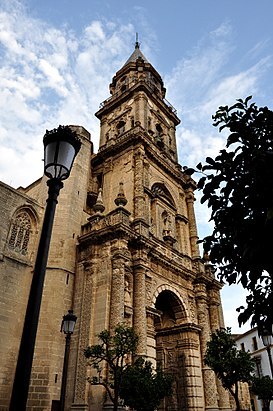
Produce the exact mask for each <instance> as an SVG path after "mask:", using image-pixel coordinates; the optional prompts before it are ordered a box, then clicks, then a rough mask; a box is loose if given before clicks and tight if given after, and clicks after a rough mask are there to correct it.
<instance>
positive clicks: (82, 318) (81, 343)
mask: <svg viewBox="0 0 273 411" xmlns="http://www.w3.org/2000/svg"><path fill="white" fill-rule="evenodd" d="M94 267H95V261H93V264H92V263H90V262H89V263H87V264H81V265H80V266H79V268H78V271H77V285H76V298H75V303H74V312H75V313H77V316H78V322H80V323H79V324H77V325H78V327H79V328H78V330H79V331H78V346H77V352H74V349H73V350H72V352H71V353H70V358H71V362H72V363H73V366H75V367H76V369H75V388H74V399H73V404H72V407H71V409H73V410H81V411H83V410H87V409H88V398H87V397H88V390H89V389H90V384H89V383H88V382H87V380H86V378H87V367H86V358H85V357H84V355H83V350H84V349H85V348H86V347H87V346H88V345H89V344H90V322H91V306H92V292H93V287H92V281H93V274H94ZM76 332H77V328H76ZM75 334H76V333H75ZM75 337H76V335H75V336H74V337H73V338H75ZM68 392H69V390H68ZM71 392H72V390H71Z"/></svg>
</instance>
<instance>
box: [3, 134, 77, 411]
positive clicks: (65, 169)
mask: <svg viewBox="0 0 273 411" xmlns="http://www.w3.org/2000/svg"><path fill="white" fill-rule="evenodd" d="M43 142H44V173H45V175H46V176H47V177H49V179H48V181H47V185H48V198H47V205H46V209H45V215H44V221H43V226H42V230H41V236H40V241H39V246H38V250H37V256H36V262H35V266H34V270H33V277H32V283H31V288H30V293H29V298H28V304H27V309H26V315H25V321H24V327H23V333H22V337H21V343H20V349H19V355H18V360H17V366H16V371H15V377H14V382H13V389H12V395H11V401H10V407H9V410H10V411H24V410H25V409H26V404H27V397H28V390H29V382H30V375H31V367H32V361H33V355H34V347H35V340H36V334H37V328H38V321H39V313H40V306H41V300H42V294H43V285H44V278H45V271H46V265H47V259H48V252H49V245H50V239H51V233H52V227H53V220H54V214H55V209H56V205H57V203H58V201H57V198H58V195H59V192H60V189H61V188H62V187H63V182H62V180H65V179H67V178H68V177H69V174H70V171H71V168H72V165H73V162H74V159H75V157H76V155H77V153H78V151H79V149H80V146H81V142H80V140H79V139H78V138H77V136H76V134H75V133H74V132H72V130H71V129H70V128H69V127H68V126H59V127H58V128H57V129H53V130H51V131H46V134H45V135H44V139H43Z"/></svg>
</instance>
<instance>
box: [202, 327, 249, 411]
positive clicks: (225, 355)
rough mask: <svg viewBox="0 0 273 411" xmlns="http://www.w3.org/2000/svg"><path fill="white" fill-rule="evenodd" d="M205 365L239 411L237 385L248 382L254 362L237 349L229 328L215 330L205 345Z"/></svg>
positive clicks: (247, 354) (245, 353)
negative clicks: (217, 379) (230, 396)
mask: <svg viewBox="0 0 273 411" xmlns="http://www.w3.org/2000/svg"><path fill="white" fill-rule="evenodd" d="M205 364H206V365H208V366H209V367H210V368H211V369H212V370H213V371H214V372H215V374H216V376H217V377H218V378H219V380H220V381H221V382H222V385H223V387H224V388H225V389H226V390H228V391H229V392H230V394H231V395H232V397H233V398H234V400H235V403H236V410H237V411H240V409H241V408H240V401H239V383H240V382H250V381H251V379H252V372H253V370H254V361H253V360H252V359H251V357H250V354H249V353H247V352H244V351H240V350H238V349H237V346H236V343H235V341H234V340H233V338H232V336H231V332H230V328H227V329H220V330H216V331H215V333H213V334H212V336H211V340H210V341H209V342H208V343H207V351H206V355H205Z"/></svg>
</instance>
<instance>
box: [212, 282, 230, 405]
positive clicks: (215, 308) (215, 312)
mask: <svg viewBox="0 0 273 411" xmlns="http://www.w3.org/2000/svg"><path fill="white" fill-rule="evenodd" d="M208 300H209V317H210V326H211V331H212V332H215V331H216V330H217V329H219V328H220V326H221V325H220V324H221V320H220V318H219V317H220V316H219V307H220V305H221V301H220V293H219V290H218V289H215V288H211V289H209V291H208ZM216 385H217V390H218V397H219V409H220V410H223V411H226V410H230V401H229V393H228V391H227V390H225V389H224V387H223V385H222V383H221V381H220V380H219V379H218V378H216Z"/></svg>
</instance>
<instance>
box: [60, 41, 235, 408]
mask: <svg viewBox="0 0 273 411" xmlns="http://www.w3.org/2000/svg"><path fill="white" fill-rule="evenodd" d="M110 94H111V96H110V97H109V98H108V99H107V100H105V101H104V102H103V103H102V104H101V106H100V109H99V111H98V112H97V113H96V116H97V117H98V118H99V120H100V121H101V134H100V146H99V151H98V153H97V154H94V155H92V157H91V169H90V178H89V188H88V194H87V205H86V208H87V212H88V214H89V217H88V222H87V223H85V224H84V225H83V226H82V233H81V235H80V237H79V245H78V261H77V273H76V282H75V294H74V307H73V308H74V311H75V313H77V315H78V324H77V326H78V330H77V331H76V333H75V335H74V337H73V338H74V339H75V341H76V344H74V348H73V349H72V352H71V361H72V367H71V371H70V379H69V385H70V388H71V389H68V392H71V393H72V392H73V393H74V394H73V397H72V394H70V395H71V398H70V402H71V403H72V409H75V410H89V409H92V411H101V410H103V409H106V408H107V405H108V402H107V399H106V397H105V393H104V392H103V391H102V390H101V388H100V387H97V386H96V387H95V386H91V385H90V384H89V383H87V382H86V377H87V376H88V375H90V372H92V371H90V370H87V369H86V361H85V358H84V357H83V349H84V348H85V347H86V346H87V345H90V344H95V343H96V342H97V339H96V335H97V334H98V333H99V332H100V331H101V330H103V329H106V328H107V329H110V330H111V329H113V328H114V327H115V325H116V324H118V323H121V322H125V323H127V324H128V325H131V326H133V327H134V329H135V331H136V332H137V334H138V335H139V339H140V343H139V347H138V354H139V355H142V356H143V357H145V358H147V359H150V360H151V361H153V362H154V363H155V362H158V363H160V364H161V366H162V368H163V369H164V370H167V371H168V372H171V373H172V374H173V375H174V377H175V383H174V393H173V396H172V398H169V399H166V400H165V403H164V404H162V408H160V409H161V410H172V411H178V410H192V411H193V410H194V411H197V410H204V409H210V410H220V409H221V410H227V409H230V404H229V398H228V395H227V394H226V392H225V391H224V390H223V388H222V387H221V385H220V384H219V382H218V381H217V380H216V379H215V376H214V373H213V372H212V371H211V370H210V369H208V368H207V367H206V366H205V365H204V362H203V358H204V353H205V350H206V342H207V340H208V339H209V336H210V333H211V331H213V330H215V329H216V328H218V327H219V326H223V325H224V324H223V318H222V310H221V301H220V295H219V290H220V288H221V286H220V284H219V283H218V282H217V281H216V280H215V278H214V275H213V271H212V270H211V267H210V265H209V264H208V263H206V262H204V261H203V260H202V259H201V258H200V255H199V249H198V245H197V239H198V236H197V228H196V221H195V213H194V194H193V193H194V190H195V183H194V181H193V180H192V179H191V178H190V177H189V176H187V175H185V174H184V173H183V171H182V169H181V166H180V165H179V164H178V162H177V148H176V136H175V130H176V126H177V125H178V124H179V123H180V120H179V119H178V117H177V114H176V111H175V109H174V108H173V107H172V106H171V105H170V104H169V103H168V102H167V100H165V88H164V84H163V81H162V79H161V77H160V75H159V74H158V72H157V71H156V70H155V69H154V67H153V66H152V65H151V64H150V63H149V62H148V61H147V59H146V58H145V56H144V55H143V54H142V52H141V50H140V48H139V44H138V42H137V43H136V45H135V50H134V52H133V54H132V55H131V56H130V58H129V59H128V60H127V62H126V63H125V64H124V66H123V67H122V68H121V69H120V70H119V71H118V72H117V73H116V75H115V76H114V77H113V80H112V83H111V84H110Z"/></svg>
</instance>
